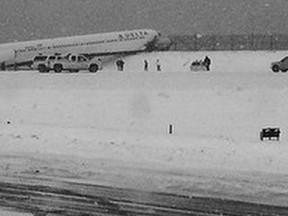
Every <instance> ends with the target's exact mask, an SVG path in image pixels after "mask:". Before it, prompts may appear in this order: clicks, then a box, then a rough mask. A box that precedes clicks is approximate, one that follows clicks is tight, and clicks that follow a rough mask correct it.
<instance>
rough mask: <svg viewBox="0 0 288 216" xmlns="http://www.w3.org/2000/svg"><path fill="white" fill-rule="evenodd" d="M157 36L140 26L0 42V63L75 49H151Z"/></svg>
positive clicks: (108, 52)
mask: <svg viewBox="0 0 288 216" xmlns="http://www.w3.org/2000/svg"><path fill="white" fill-rule="evenodd" d="M158 39H159V33H158V32H157V31H155V30H151V29H140V30H132V31H123V32H110V33H101V34H90V35H82V36H72V37H61V38H53V39H44V40H34V41H25V42H15V43H7V44H0V63H2V64H5V65H13V64H18V63H21V62H29V61H31V60H32V59H33V58H34V57H35V56H36V55H39V54H45V55H53V54H55V53H60V54H67V53H79V54H88V55H91V54H92V55H99V56H101V55H113V54H121V53H129V52H139V51H145V50H148V49H149V50H151V49H152V50H153V48H155V46H154V44H155V43H156V42H157V40H158Z"/></svg>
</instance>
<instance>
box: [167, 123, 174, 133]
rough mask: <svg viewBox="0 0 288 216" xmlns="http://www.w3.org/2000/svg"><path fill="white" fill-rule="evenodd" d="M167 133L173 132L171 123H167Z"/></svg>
mask: <svg viewBox="0 0 288 216" xmlns="http://www.w3.org/2000/svg"><path fill="white" fill-rule="evenodd" d="M168 133H169V134H173V125H172V124H169V126H168Z"/></svg>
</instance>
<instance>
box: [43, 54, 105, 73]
mask: <svg viewBox="0 0 288 216" xmlns="http://www.w3.org/2000/svg"><path fill="white" fill-rule="evenodd" d="M49 67H51V68H53V70H54V71H55V73H61V72H62V71H63V70H67V71H70V72H78V71H79V70H89V72H91V73H95V72H97V71H98V70H101V69H102V66H101V61H100V60H99V59H95V58H94V59H91V60H89V59H88V58H86V57H85V56H84V55H78V54H68V55H66V56H65V57H63V58H60V59H55V60H53V61H51V62H50V65H49Z"/></svg>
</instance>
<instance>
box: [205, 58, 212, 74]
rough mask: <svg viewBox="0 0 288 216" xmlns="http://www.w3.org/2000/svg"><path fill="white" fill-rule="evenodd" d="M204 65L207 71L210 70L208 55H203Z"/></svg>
mask: <svg viewBox="0 0 288 216" xmlns="http://www.w3.org/2000/svg"><path fill="white" fill-rule="evenodd" d="M204 65H205V67H206V68H207V71H210V65H211V59H210V58H209V57H208V56H205V59H204Z"/></svg>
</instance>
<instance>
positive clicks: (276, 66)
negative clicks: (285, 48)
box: [271, 56, 288, 73]
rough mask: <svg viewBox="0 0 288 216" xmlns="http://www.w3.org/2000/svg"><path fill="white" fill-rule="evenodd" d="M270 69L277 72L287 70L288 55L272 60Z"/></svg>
mask: <svg viewBox="0 0 288 216" xmlns="http://www.w3.org/2000/svg"><path fill="white" fill-rule="evenodd" d="M271 69H272V71H273V72H275V73H277V72H279V71H282V72H287V71H288V56H286V57H285V58H283V59H282V60H281V61H278V62H272V63H271Z"/></svg>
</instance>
